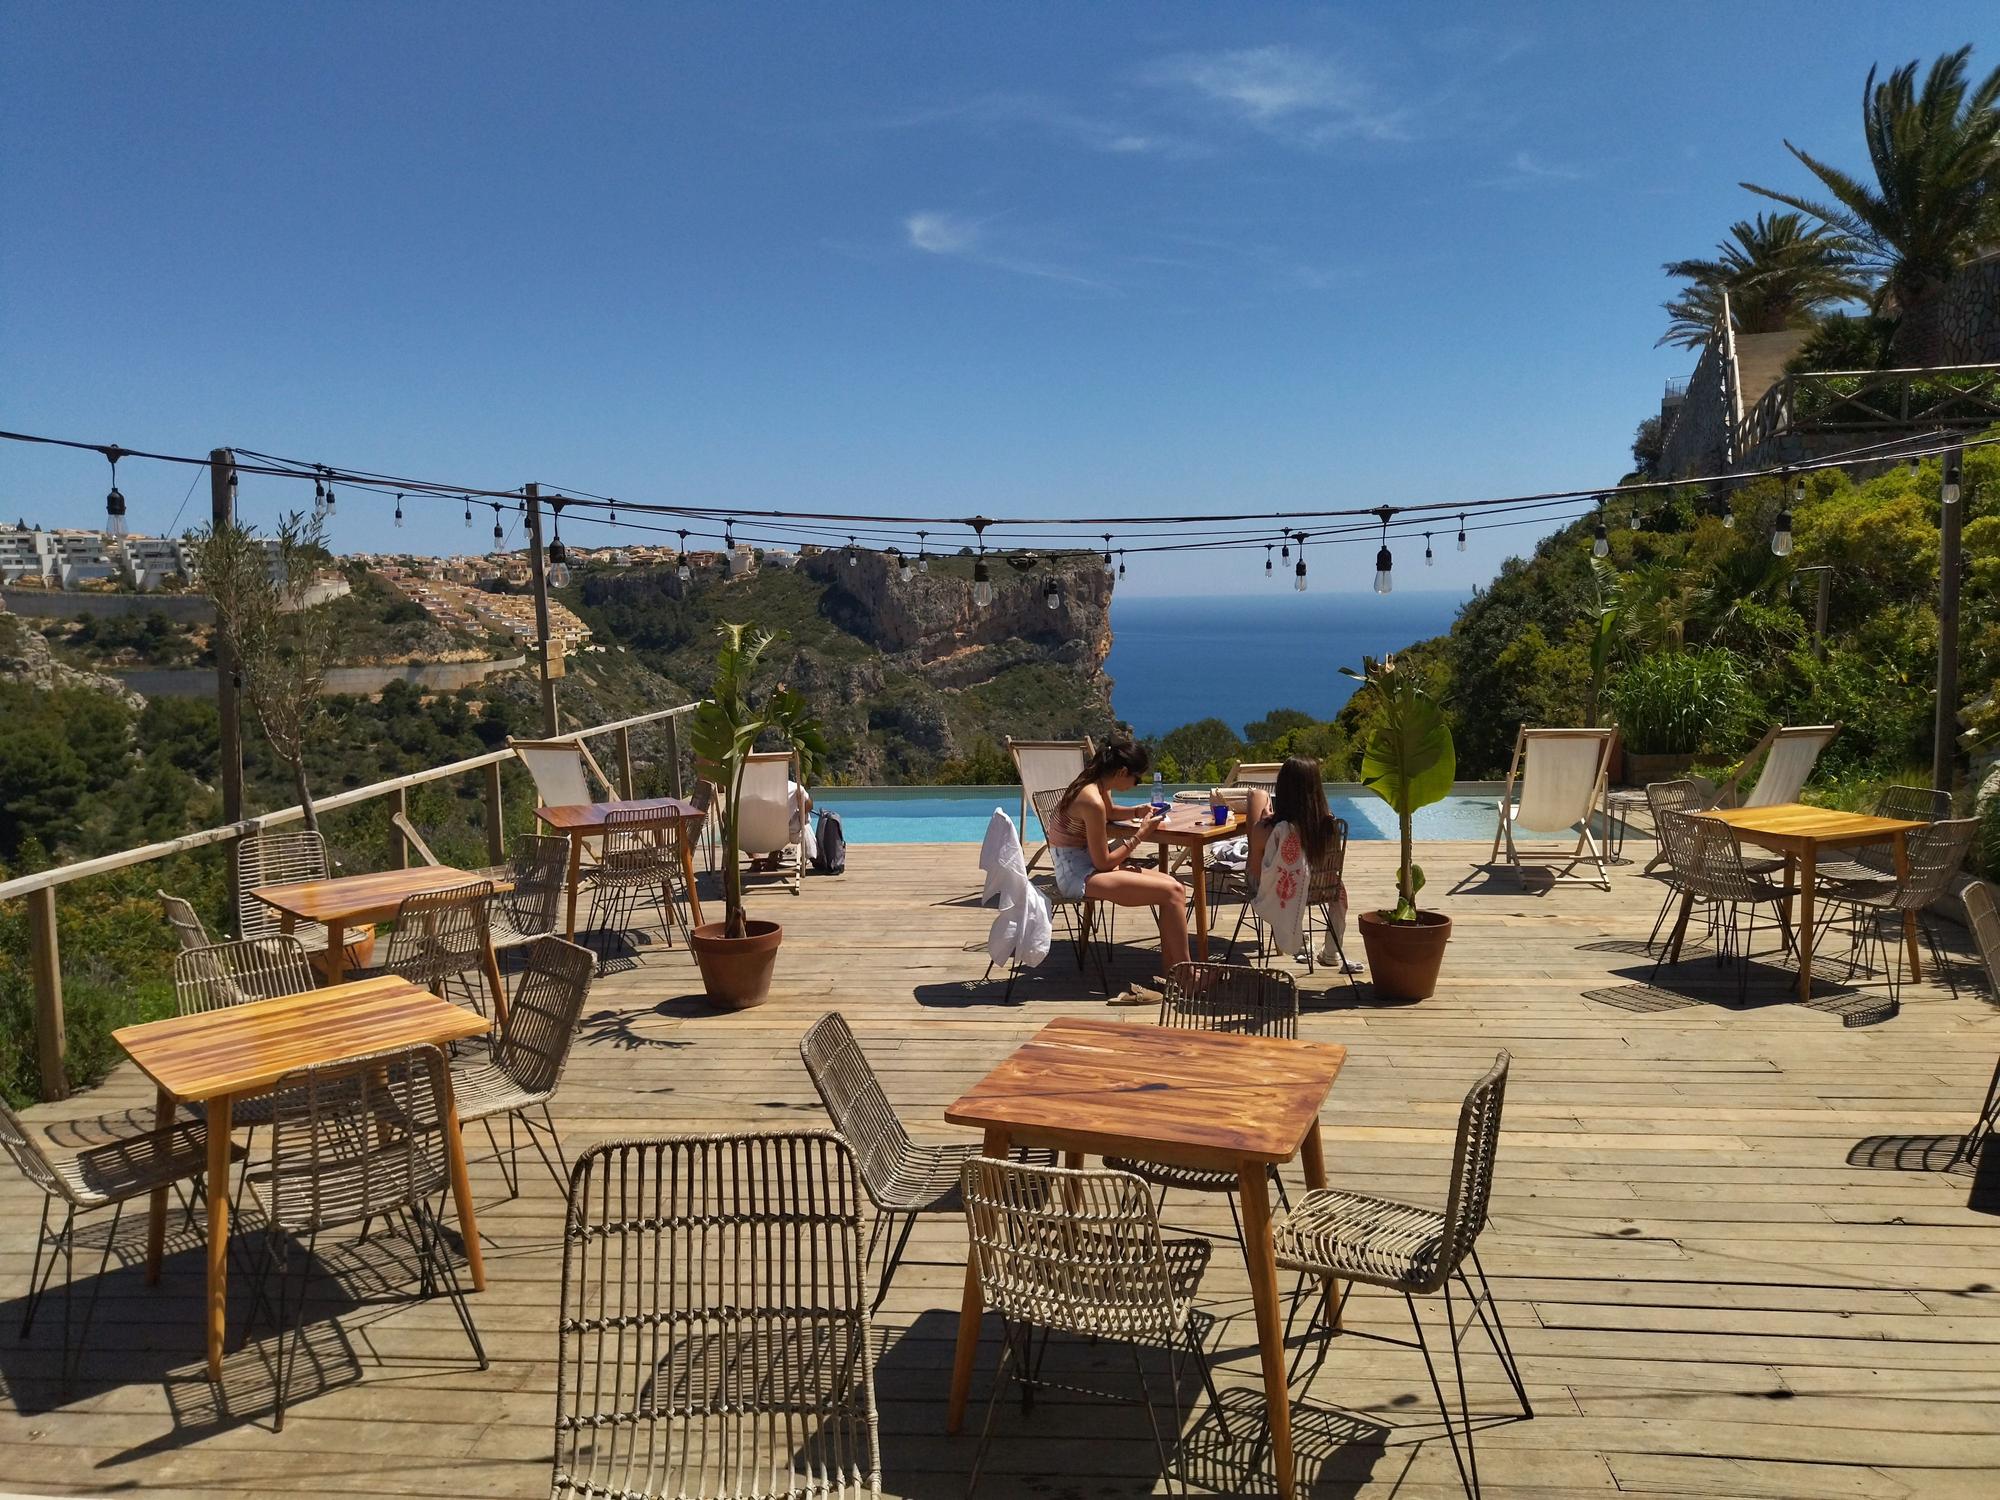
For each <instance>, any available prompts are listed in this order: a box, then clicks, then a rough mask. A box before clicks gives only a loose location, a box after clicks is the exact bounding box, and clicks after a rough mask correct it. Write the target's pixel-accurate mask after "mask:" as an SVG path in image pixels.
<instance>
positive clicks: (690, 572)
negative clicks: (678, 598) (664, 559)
mask: <svg viewBox="0 0 2000 1500" xmlns="http://www.w3.org/2000/svg"><path fill="white" fill-rule="evenodd" d="M674 576H675V577H676V578H678V579H680V581H681V582H682V583H686V582H687V581H688V580H689V579H690V578H692V577H694V569H693V568H690V567H689V566H688V560H687V554H686V553H685V552H683V553H682V554H681V565H680V566H679V567H678V568H675V569H674Z"/></svg>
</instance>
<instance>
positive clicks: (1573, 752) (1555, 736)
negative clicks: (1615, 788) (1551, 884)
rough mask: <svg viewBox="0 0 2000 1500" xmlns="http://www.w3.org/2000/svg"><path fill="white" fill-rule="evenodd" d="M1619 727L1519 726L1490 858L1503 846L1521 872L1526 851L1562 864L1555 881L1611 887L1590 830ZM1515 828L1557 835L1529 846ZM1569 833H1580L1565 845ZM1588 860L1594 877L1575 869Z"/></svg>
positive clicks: (1494, 861)
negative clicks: (1517, 834) (1594, 872)
mask: <svg viewBox="0 0 2000 1500" xmlns="http://www.w3.org/2000/svg"><path fill="white" fill-rule="evenodd" d="M1615 732H1616V731H1614V730H1610V729H1530V728H1528V727H1527V726H1526V725H1523V726H1522V727H1521V732H1520V733H1519V735H1517V736H1516V737H1515V740H1514V758H1513V760H1512V761H1511V762H1510V763H1509V765H1508V767H1507V785H1506V787H1505V788H1504V789H1503V790H1502V791H1501V793H1500V806H1499V813H1500V827H1499V828H1498V830H1497V831H1496V832H1495V833H1494V835H1493V853H1492V855H1491V857H1490V859H1489V861H1488V862H1489V863H1492V864H1498V863H1501V862H1502V856H1501V849H1502V848H1503V847H1504V848H1505V849H1506V856H1505V863H1507V864H1509V865H1512V866H1513V867H1514V869H1515V870H1516V871H1517V872H1519V871H1520V870H1522V869H1523V868H1524V865H1525V863H1526V861H1525V860H1524V858H1523V856H1524V855H1526V856H1532V857H1534V858H1535V859H1537V860H1540V861H1547V862H1551V863H1555V864H1560V865H1561V866H1562V867H1563V868H1562V873H1560V874H1558V875H1556V876H1555V877H1554V878H1555V881H1556V883H1557V884H1563V885H1568V884H1578V885H1596V886H1602V887H1603V888H1604V889H1605V890H1610V889H1611V876H1610V873H1609V872H1608V871H1607V870H1606V869H1605V865H1604V852H1603V850H1601V849H1600V848H1598V846H1597V839H1596V837H1595V836H1594V835H1593V834H1592V833H1591V828H1590V820H1591V818H1592V817H1593V816H1594V815H1595V814H1596V812H1597V807H1598V804H1599V803H1600V802H1601V801H1603V798H1604V777H1605V773H1606V770H1607V768H1608V767H1609V764H1610V760H1611V742H1612V737H1613V735H1614V734H1615ZM1517 788H1518V790H1519V794H1520V795H1519V800H1518V801H1517V800H1516V798H1515V792H1516V789H1517ZM1516 830H1520V831H1523V832H1526V833H1536V834H1544V835H1549V834H1554V835H1557V836H1558V838H1557V839H1556V840H1555V841H1552V842H1551V841H1544V842H1540V843H1537V844H1534V845H1532V846H1528V845H1524V844H1523V843H1522V842H1521V841H1520V840H1519V839H1517V838H1516V836H1515V834H1516ZM1570 833H1574V834H1575V835H1576V839H1575V842H1574V843H1573V844H1572V845H1571V846H1570V847H1569V848H1567V849H1565V848H1563V847H1562V846H1561V836H1564V835H1567V834H1570ZM1586 861H1588V862H1589V863H1590V864H1592V865H1594V866H1595V867H1596V869H1597V874H1596V876H1595V878H1591V877H1588V876H1578V875H1574V874H1572V873H1571V872H1572V871H1574V870H1575V868H1576V866H1577V865H1578V864H1580V863H1583V862H1586Z"/></svg>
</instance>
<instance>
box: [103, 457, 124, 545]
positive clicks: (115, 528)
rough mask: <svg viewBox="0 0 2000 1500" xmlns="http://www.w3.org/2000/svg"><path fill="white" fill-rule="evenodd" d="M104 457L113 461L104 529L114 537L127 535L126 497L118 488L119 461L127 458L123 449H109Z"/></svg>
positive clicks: (106, 499) (105, 498) (105, 508)
mask: <svg viewBox="0 0 2000 1500" xmlns="http://www.w3.org/2000/svg"><path fill="white" fill-rule="evenodd" d="M104 456H105V457H106V458H108V459H110V460H111V493H109V494H108V495H106V496H105V497H104V529H105V530H106V531H108V532H110V533H111V534H112V535H113V536H123V535H125V496H124V494H123V492H121V491H120V490H119V488H118V460H119V459H121V458H123V457H124V456H125V450H124V449H123V448H116V447H114V448H107V449H105V450H104Z"/></svg>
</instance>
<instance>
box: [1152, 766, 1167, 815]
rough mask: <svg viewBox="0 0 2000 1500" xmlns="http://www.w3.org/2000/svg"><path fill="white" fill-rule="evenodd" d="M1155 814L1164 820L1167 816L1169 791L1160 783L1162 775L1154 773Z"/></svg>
mask: <svg viewBox="0 0 2000 1500" xmlns="http://www.w3.org/2000/svg"><path fill="white" fill-rule="evenodd" d="M1153 812H1154V813H1155V815H1157V816H1159V817H1162V818H1164V817H1165V816H1166V815H1167V789H1166V787H1165V785H1163V784H1162V783H1161V781H1160V773H1159V772H1158V771H1155V772H1154V773H1153Z"/></svg>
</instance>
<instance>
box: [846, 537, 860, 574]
mask: <svg viewBox="0 0 2000 1500" xmlns="http://www.w3.org/2000/svg"><path fill="white" fill-rule="evenodd" d="M847 565H848V567H850V568H855V567H859V566H860V565H861V557H860V554H859V553H857V552H856V551H855V550H854V538H853V537H851V536H850V537H849V538H848V539H847Z"/></svg>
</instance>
